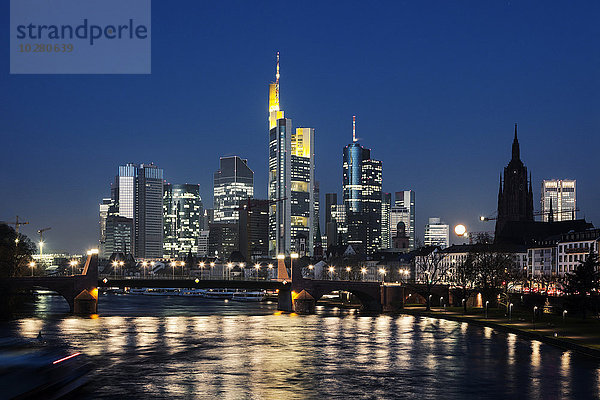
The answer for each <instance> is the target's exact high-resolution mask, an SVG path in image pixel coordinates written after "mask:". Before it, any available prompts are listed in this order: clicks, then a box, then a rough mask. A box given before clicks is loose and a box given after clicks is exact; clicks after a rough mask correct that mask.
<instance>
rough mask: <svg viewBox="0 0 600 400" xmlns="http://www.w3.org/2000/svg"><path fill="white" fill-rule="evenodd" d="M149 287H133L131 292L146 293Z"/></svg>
mask: <svg viewBox="0 0 600 400" xmlns="http://www.w3.org/2000/svg"><path fill="white" fill-rule="evenodd" d="M147 291H148V289H146V288H131V289H129V294H146V292H147Z"/></svg>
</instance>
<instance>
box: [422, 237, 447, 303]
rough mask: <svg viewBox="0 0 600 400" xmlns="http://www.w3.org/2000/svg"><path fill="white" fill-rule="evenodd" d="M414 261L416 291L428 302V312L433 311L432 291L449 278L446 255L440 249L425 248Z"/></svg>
mask: <svg viewBox="0 0 600 400" xmlns="http://www.w3.org/2000/svg"><path fill="white" fill-rule="evenodd" d="M419 253H420V254H417V255H416V257H415V259H414V261H413V262H414V264H415V268H414V270H415V278H416V280H417V282H416V284H415V285H413V286H414V288H415V290H416V291H417V292H418V293H419V294H420V295H421V296H423V297H425V301H426V302H427V303H426V304H427V307H426V310H427V311H430V310H431V291H432V289H433V287H434V286H436V285H438V284H440V283H442V282H443V281H444V280H445V279H446V278H447V276H448V270H449V266H448V263H444V262H443V260H444V254H442V253H441V252H440V248H439V247H437V246H436V247H424V248H422V249H420V251H419Z"/></svg>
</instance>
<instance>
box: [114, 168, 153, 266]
mask: <svg viewBox="0 0 600 400" xmlns="http://www.w3.org/2000/svg"><path fill="white" fill-rule="evenodd" d="M111 194H112V196H113V202H114V204H115V206H116V209H117V210H118V215H119V216H121V217H125V218H130V219H132V221H133V255H134V256H135V257H139V258H160V257H162V256H163V170H162V169H160V168H158V167H157V166H156V165H154V164H139V165H137V164H126V165H121V166H119V174H118V175H117V177H116V178H115V182H114V184H113V187H112V188H111Z"/></svg>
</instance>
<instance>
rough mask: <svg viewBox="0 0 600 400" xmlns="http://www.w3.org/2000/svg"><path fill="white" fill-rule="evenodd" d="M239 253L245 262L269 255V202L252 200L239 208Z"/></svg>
mask: <svg viewBox="0 0 600 400" xmlns="http://www.w3.org/2000/svg"><path fill="white" fill-rule="evenodd" d="M239 235H240V252H241V253H242V255H243V256H244V257H245V258H246V261H248V262H250V260H256V259H258V258H260V257H267V256H268V255H269V201H268V200H258V199H252V200H248V201H247V202H244V203H243V204H241V206H240V223H239Z"/></svg>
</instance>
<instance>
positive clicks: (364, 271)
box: [360, 267, 367, 281]
mask: <svg viewBox="0 0 600 400" xmlns="http://www.w3.org/2000/svg"><path fill="white" fill-rule="evenodd" d="M360 273H361V274H362V280H363V281H364V280H365V275H366V274H367V269H366V268H365V267H362V268H361V269H360Z"/></svg>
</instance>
